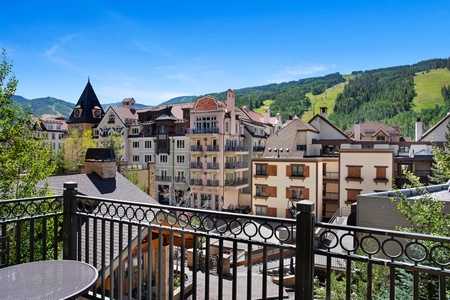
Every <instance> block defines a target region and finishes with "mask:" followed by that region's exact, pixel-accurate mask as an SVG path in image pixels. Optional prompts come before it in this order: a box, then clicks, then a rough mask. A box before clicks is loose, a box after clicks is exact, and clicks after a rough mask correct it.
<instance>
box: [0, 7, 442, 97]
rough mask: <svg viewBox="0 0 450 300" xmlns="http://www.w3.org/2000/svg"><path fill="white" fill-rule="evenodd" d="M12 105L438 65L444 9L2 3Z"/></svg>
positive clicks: (1, 36)
mask: <svg viewBox="0 0 450 300" xmlns="http://www.w3.org/2000/svg"><path fill="white" fill-rule="evenodd" d="M1 8H2V11H3V12H4V13H2V17H1V18H0V47H2V48H5V49H6V51H7V58H8V59H9V60H10V61H12V63H13V71H14V73H15V75H16V77H17V78H18V79H19V85H18V88H17V92H16V94H18V95H21V96H23V97H25V98H28V99H33V98H38V97H47V96H52V97H56V98H58V99H62V100H65V101H68V102H72V103H75V102H77V101H78V98H79V97H80V95H81V92H82V91H83V89H84V87H85V85H86V82H87V80H88V77H89V78H90V81H91V84H92V86H93V87H94V90H95V92H96V94H97V96H98V98H99V100H100V102H101V103H112V102H119V101H121V100H122V99H123V98H127V97H133V98H134V99H135V100H136V101H137V102H138V103H141V104H146V105H157V104H159V103H161V102H163V101H166V100H168V99H170V98H173V97H176V96H182V95H203V94H207V93H212V92H221V91H226V90H227V89H228V88H231V89H239V88H244V87H251V86H258V85H264V84H268V83H280V82H284V81H291V80H298V79H301V78H308V77H314V76H323V75H326V74H330V73H334V72H340V73H341V74H349V73H350V72H352V71H356V70H370V69H376V68H383V67H390V66H396V65H405V64H414V63H416V62H419V61H421V60H426V59H431V58H448V57H449V56H450V39H449V28H450V18H449V16H450V1H448V0H442V1H432V0H430V1H415V0H409V1H394V0H392V1H384V0H380V1H369V0H367V1H351V0H349V1H282V0H280V1H245V0H241V1H231V0H230V1H112V0H110V1H95V0H89V1H84V0H78V1H62V0H60V1H45V0H42V1H21V0H15V1H7V2H6V3H2V5H1Z"/></svg>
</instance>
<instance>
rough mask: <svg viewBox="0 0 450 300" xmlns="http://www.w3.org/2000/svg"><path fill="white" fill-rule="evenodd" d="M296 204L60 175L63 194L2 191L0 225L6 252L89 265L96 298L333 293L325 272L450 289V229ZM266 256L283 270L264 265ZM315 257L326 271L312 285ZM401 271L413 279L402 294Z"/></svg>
mask: <svg viewBox="0 0 450 300" xmlns="http://www.w3.org/2000/svg"><path fill="white" fill-rule="evenodd" d="M297 211H299V213H297V214H296V218H295V219H283V218H273V217H264V216H254V215H242V214H235V213H227V212H218V211H211V210H201V209H191V208H182V207H175V206H161V205H157V204H148V203H141V202H134V201H133V198H132V195H130V199H127V201H121V200H109V199H102V198H95V197H87V196H82V195H77V192H76V183H67V184H65V190H64V194H63V195H62V196H61V195H58V196H52V197H42V198H30V199H18V200H4V201H0V235H9V236H10V237H11V247H10V249H11V254H12V255H10V257H11V260H10V263H11V264H17V263H23V262H27V261H33V260H49V259H61V258H64V259H75V260H80V261H84V262H87V263H90V264H92V265H94V266H96V267H97V269H98V270H99V280H98V282H97V283H96V284H95V286H94V287H93V288H92V289H91V291H90V292H89V294H87V295H85V297H87V298H92V299H93V298H105V297H110V298H114V299H124V298H126V297H127V298H131V296H133V298H136V299H151V298H152V297H154V298H155V299H172V298H175V297H178V296H180V297H181V298H184V297H190V298H191V299H211V298H217V299H238V298H241V297H242V296H244V297H245V298H247V299H251V298H261V299H269V298H272V299H274V298H277V299H281V298H285V296H286V290H285V285H291V286H292V289H293V290H294V291H295V299H313V298H314V297H317V295H319V294H320V293H321V292H323V298H325V299H334V298H335V294H333V293H336V292H337V291H336V290H334V284H332V281H333V282H335V283H336V284H339V283H342V284H344V288H343V291H344V292H343V293H344V294H345V296H344V297H345V298H347V299H351V298H354V297H355V295H356V296H358V298H365V299H372V298H375V297H376V296H378V294H379V292H380V289H385V291H386V294H385V296H386V297H387V298H391V299H396V298H401V297H406V298H411V299H419V298H422V295H421V292H423V290H424V288H425V287H424V283H425V281H424V280H427V281H426V283H429V282H430V281H432V283H435V286H436V287H437V293H438V297H440V298H441V299H445V298H447V297H448V296H449V291H448V288H447V287H448V286H449V278H450V269H449V265H450V255H449V252H450V238H448V237H436V236H429V235H421V234H412V233H406V232H398V231H389V230H380V229H371V228H362V227H354V226H345V225H334V224H328V223H320V222H315V217H314V203H313V202H311V201H307V200H305V201H300V202H298V203H297ZM296 229H301V230H296ZM332 236H333V238H331V237H332ZM330 240H331V242H330ZM180 253H183V255H179V254H180ZM291 253H294V254H295V255H291ZM286 259H288V260H290V264H291V267H290V268H284V265H285V261H286ZM269 262H271V263H270V266H271V268H273V267H274V266H275V268H277V269H278V270H281V272H278V273H277V274H276V275H273V274H272V273H271V272H269V269H268V266H269ZM277 264H278V267H277ZM258 265H259V267H258ZM255 267H256V268H255ZM315 269H316V270H317V269H320V270H322V273H320V274H323V276H322V275H321V276H319V280H320V281H323V285H316V287H315V285H314V282H315V276H314V275H315V272H314V270H315ZM375 269H377V270H376V271H375ZM283 270H284V271H283ZM380 270H381V271H380ZM380 272H381V273H382V275H383V276H382V277H381V278H384V280H386V281H387V282H386V284H385V285H384V286H383V285H381V286H380V285H377V284H378V280H379V276H380V275H379V274H380ZM333 273H338V274H342V275H339V276H340V278H338V277H336V276H334V275H333ZM402 274H403V275H405V274H406V275H408V276H409V275H410V277H408V278H410V280H406V282H403V283H404V284H405V285H406V288H404V286H401V288H403V290H402V291H401V292H402V294H401V295H400V294H399V293H400V291H399V289H398V288H399V286H400V285H401V284H402V282H401V281H400V280H401V276H400V275H402ZM406 275H405V276H406ZM422 275H426V278H424V276H422ZM271 280H274V281H276V282H278V285H274V284H272V283H271V282H270V281H271ZM292 280H293V281H292ZM292 282H294V284H293V283H292ZM357 283H358V284H362V285H364V288H363V289H361V288H359V287H358V288H356V287H355V284H357ZM177 285H178V286H179V287H178V288H177V289H175V288H174V287H175V286H177ZM314 287H315V291H314ZM419 287H421V288H419ZM314 293H316V296H314ZM404 293H407V294H406V295H407V296H405V294H404ZM152 294H154V296H151V295H152ZM339 296H340V297H341V298H342V297H343V295H339Z"/></svg>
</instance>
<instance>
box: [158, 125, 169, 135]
mask: <svg viewBox="0 0 450 300" xmlns="http://www.w3.org/2000/svg"><path fill="white" fill-rule="evenodd" d="M158 132H159V133H167V126H166V125H160V126H159V127H158Z"/></svg>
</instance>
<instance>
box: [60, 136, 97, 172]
mask: <svg viewBox="0 0 450 300" xmlns="http://www.w3.org/2000/svg"><path fill="white" fill-rule="evenodd" d="M96 147H97V141H96V140H94V139H93V138H92V130H91V129H88V130H85V131H83V132H82V133H80V132H79V131H78V130H72V131H71V132H70V134H69V137H68V138H67V139H66V140H65V141H64V143H63V146H62V149H61V150H60V153H59V160H60V167H61V168H62V169H63V170H64V171H66V172H75V171H78V168H79V166H80V165H81V164H83V163H84V160H85V156H86V151H87V149H89V148H96Z"/></svg>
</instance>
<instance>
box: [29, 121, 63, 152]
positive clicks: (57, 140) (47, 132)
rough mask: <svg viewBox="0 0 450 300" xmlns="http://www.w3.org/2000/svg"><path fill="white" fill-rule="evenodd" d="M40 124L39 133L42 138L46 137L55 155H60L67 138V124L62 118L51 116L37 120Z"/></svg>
mask: <svg viewBox="0 0 450 300" xmlns="http://www.w3.org/2000/svg"><path fill="white" fill-rule="evenodd" d="M36 122H37V123H38V124H39V128H38V132H39V135H40V136H44V138H45V140H46V141H47V142H48V144H49V146H50V147H51V148H52V150H53V153H55V154H56V153H58V151H59V149H60V148H61V145H62V144H63V142H64V140H65V138H66V137H67V123H66V121H65V119H64V118H62V117H54V116H50V115H42V116H41V118H39V119H36Z"/></svg>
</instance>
